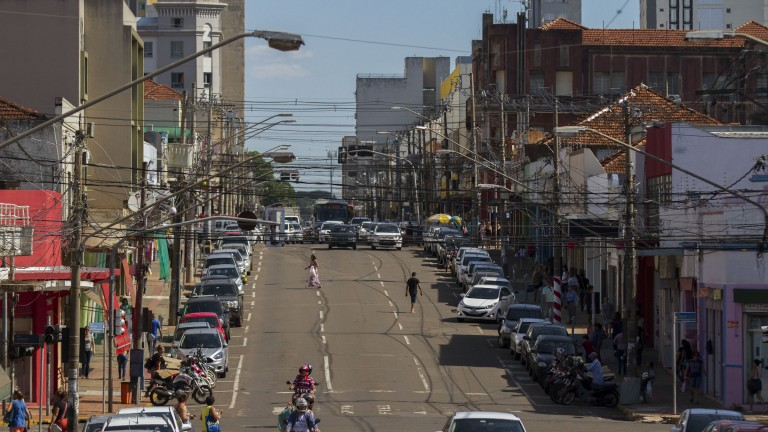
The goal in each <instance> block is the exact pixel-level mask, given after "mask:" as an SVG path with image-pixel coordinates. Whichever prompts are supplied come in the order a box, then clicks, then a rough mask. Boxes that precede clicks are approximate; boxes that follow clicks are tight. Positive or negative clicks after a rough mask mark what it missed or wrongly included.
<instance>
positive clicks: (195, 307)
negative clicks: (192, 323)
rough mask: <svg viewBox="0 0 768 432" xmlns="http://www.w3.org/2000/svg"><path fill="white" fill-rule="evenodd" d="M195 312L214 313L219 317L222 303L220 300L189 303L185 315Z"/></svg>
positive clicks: (185, 308)
mask: <svg viewBox="0 0 768 432" xmlns="http://www.w3.org/2000/svg"><path fill="white" fill-rule="evenodd" d="M195 312H213V313H215V314H216V315H219V314H221V303H219V301H218V300H211V301H197V302H191V301H190V302H187V304H186V306H185V307H184V313H185V314H188V313H195Z"/></svg>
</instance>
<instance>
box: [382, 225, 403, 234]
mask: <svg viewBox="0 0 768 432" xmlns="http://www.w3.org/2000/svg"><path fill="white" fill-rule="evenodd" d="M376 232H377V233H399V232H400V228H398V227H397V225H379V226H377V227H376Z"/></svg>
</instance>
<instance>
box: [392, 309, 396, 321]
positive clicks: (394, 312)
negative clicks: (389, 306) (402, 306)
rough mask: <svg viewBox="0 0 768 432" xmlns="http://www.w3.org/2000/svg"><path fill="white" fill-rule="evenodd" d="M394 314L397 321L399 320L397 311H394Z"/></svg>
mask: <svg viewBox="0 0 768 432" xmlns="http://www.w3.org/2000/svg"><path fill="white" fill-rule="evenodd" d="M392 313H393V314H395V320H397V311H392Z"/></svg>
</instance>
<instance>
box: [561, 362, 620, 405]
mask: <svg viewBox="0 0 768 432" xmlns="http://www.w3.org/2000/svg"><path fill="white" fill-rule="evenodd" d="M574 372H575V374H574V376H573V377H572V378H571V379H570V380H569V382H568V384H567V385H566V387H565V388H564V389H563V391H562V398H561V400H560V403H562V404H563V405H570V404H571V402H573V400H574V399H575V398H576V397H577V396H578V397H579V398H580V399H583V400H586V401H588V402H589V403H592V404H595V405H600V406H605V407H608V408H613V407H615V406H616V405H618V404H619V391H618V388H617V387H618V386H617V385H616V383H615V382H607V383H604V384H595V383H593V382H592V378H590V377H589V376H587V375H586V373H585V372H584V370H583V369H582V368H579V367H577V368H576V369H575V371H574Z"/></svg>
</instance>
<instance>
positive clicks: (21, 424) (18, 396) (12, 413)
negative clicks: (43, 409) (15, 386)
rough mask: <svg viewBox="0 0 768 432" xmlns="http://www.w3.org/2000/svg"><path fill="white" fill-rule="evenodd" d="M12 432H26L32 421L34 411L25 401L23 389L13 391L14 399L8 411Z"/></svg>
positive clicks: (9, 425) (7, 415)
mask: <svg viewBox="0 0 768 432" xmlns="http://www.w3.org/2000/svg"><path fill="white" fill-rule="evenodd" d="M6 417H8V427H9V428H10V432H24V431H25V430H26V429H27V428H28V427H29V426H30V423H31V421H32V413H30V412H29V409H28V408H27V403H26V402H25V401H24V393H23V392H22V391H21V390H14V391H13V400H12V401H11V404H10V405H9V406H8V411H6Z"/></svg>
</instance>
